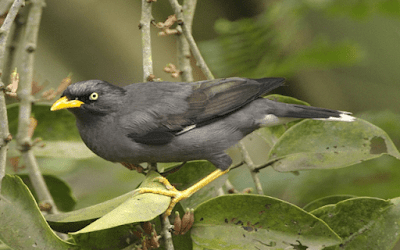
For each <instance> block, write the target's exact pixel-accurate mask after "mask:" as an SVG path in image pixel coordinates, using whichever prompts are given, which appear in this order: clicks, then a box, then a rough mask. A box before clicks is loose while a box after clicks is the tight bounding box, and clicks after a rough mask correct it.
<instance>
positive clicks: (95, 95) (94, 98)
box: [89, 92, 99, 101]
mask: <svg viewBox="0 0 400 250" xmlns="http://www.w3.org/2000/svg"><path fill="white" fill-rule="evenodd" d="M97 98H99V94H97V93H96V92H93V93H91V94H90V96H89V100H91V101H96V100H97Z"/></svg>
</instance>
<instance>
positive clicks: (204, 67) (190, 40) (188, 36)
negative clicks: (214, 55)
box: [169, 0, 214, 80]
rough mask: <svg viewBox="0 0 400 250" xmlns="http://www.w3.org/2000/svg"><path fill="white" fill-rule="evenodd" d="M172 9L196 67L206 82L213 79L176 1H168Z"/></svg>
mask: <svg viewBox="0 0 400 250" xmlns="http://www.w3.org/2000/svg"><path fill="white" fill-rule="evenodd" d="M169 2H170V4H171V6H172V9H173V10H174V12H175V14H176V17H177V18H178V24H180V26H181V27H182V33H183V35H184V36H185V37H186V39H187V41H188V43H189V46H190V50H191V51H192V53H193V56H194V58H195V59H196V61H197V66H199V68H200V69H201V71H202V72H203V73H204V75H205V76H206V77H207V79H208V80H212V79H214V76H213V74H212V73H211V70H210V69H209V68H208V66H207V64H206V62H205V61H204V58H203V56H202V55H201V53H200V50H199V48H198V47H197V44H196V41H195V40H194V38H193V36H192V33H191V32H190V29H189V28H188V27H187V25H186V23H185V21H186V20H185V19H184V16H183V13H182V11H183V10H182V6H181V5H180V4H179V3H178V1H177V0H169Z"/></svg>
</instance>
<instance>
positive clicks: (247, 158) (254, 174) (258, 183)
mask: <svg viewBox="0 0 400 250" xmlns="http://www.w3.org/2000/svg"><path fill="white" fill-rule="evenodd" d="M238 146H239V148H240V151H241V152H242V155H243V160H244V162H245V163H246V165H247V166H248V167H249V170H250V173H251V177H252V178H253V181H254V184H255V185H256V189H257V193H258V194H264V192H263V188H262V185H261V181H260V178H259V176H258V173H257V172H256V171H254V170H255V167H256V166H255V165H254V162H253V161H252V160H251V158H250V155H249V152H248V151H247V149H246V148H245V146H244V144H243V142H242V141H240V142H239V143H238Z"/></svg>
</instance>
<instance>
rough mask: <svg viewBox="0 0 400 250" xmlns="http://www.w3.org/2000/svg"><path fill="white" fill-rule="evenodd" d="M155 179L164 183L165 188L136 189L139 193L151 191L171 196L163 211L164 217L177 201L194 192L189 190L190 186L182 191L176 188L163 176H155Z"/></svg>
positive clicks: (170, 211)
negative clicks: (166, 207)
mask: <svg viewBox="0 0 400 250" xmlns="http://www.w3.org/2000/svg"><path fill="white" fill-rule="evenodd" d="M155 180H156V181H159V182H161V183H162V184H164V186H165V187H166V188H167V190H160V189H154V188H140V189H139V190H138V191H139V193H140V194H144V193H152V194H161V195H165V196H168V197H171V198H172V200H171V203H170V204H169V207H168V209H167V210H166V211H165V213H164V217H167V216H169V215H170V214H171V213H172V209H174V207H175V205H176V204H177V203H178V202H180V201H181V200H184V199H186V198H189V197H190V196H191V195H192V194H193V193H194V192H190V191H191V190H190V188H188V189H186V190H184V191H179V190H177V189H176V188H175V187H174V186H172V185H171V183H170V182H169V181H168V180H167V179H166V178H164V177H157V178H155Z"/></svg>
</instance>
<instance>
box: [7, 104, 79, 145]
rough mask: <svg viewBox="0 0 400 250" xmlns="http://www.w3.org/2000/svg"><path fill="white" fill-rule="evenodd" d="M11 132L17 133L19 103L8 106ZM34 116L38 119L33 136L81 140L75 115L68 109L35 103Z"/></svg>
mask: <svg viewBox="0 0 400 250" xmlns="http://www.w3.org/2000/svg"><path fill="white" fill-rule="evenodd" d="M7 114H8V121H9V127H10V133H11V134H12V135H16V134H17V129H18V114H19V104H18V103H16V104H11V105H8V106H7ZM32 116H33V117H34V118H35V119H36V120H37V121H38V125H37V127H36V129H35V133H34V136H33V137H40V138H42V139H43V140H44V141H81V139H80V136H79V132H78V129H77V128H76V125H75V117H74V115H73V114H72V113H71V112H69V111H67V110H59V111H57V112H52V111H50V105H48V104H41V103H35V105H33V106H32Z"/></svg>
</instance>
